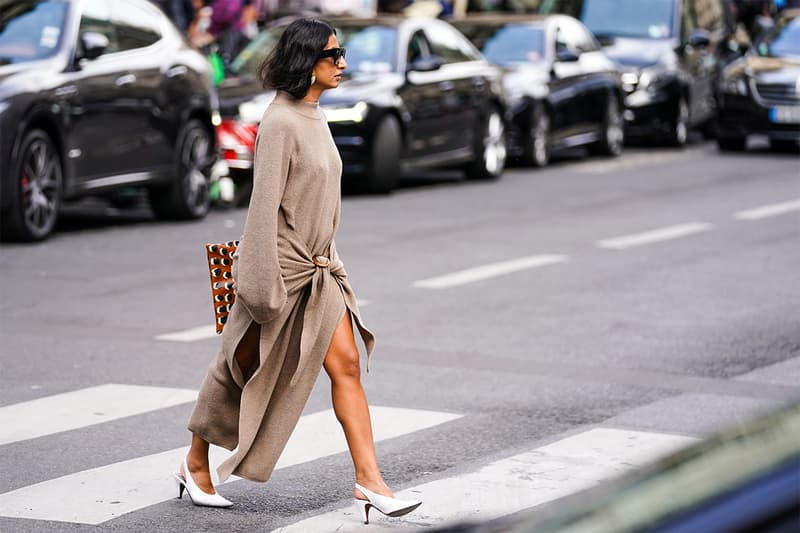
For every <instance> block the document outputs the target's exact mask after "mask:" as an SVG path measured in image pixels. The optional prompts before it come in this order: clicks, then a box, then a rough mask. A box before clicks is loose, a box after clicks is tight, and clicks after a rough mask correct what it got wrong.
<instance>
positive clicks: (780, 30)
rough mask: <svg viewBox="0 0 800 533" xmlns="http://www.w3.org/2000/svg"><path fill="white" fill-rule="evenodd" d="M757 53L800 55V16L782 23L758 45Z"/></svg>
mask: <svg viewBox="0 0 800 533" xmlns="http://www.w3.org/2000/svg"><path fill="white" fill-rule="evenodd" d="M756 53H757V54H758V55H760V56H766V57H800V17H797V18H795V19H793V20H791V21H789V22H788V23H786V24H780V25H779V26H778V27H777V28H776V29H775V31H774V32H772V33H770V34H769V35H767V36H766V37H765V38H764V39H762V40H761V41H760V42H759V43H758V44H757V45H756Z"/></svg>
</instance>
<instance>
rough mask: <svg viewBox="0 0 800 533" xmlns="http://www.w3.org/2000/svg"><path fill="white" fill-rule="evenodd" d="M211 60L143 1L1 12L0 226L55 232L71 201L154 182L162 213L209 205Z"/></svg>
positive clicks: (30, 233)
mask: <svg viewBox="0 0 800 533" xmlns="http://www.w3.org/2000/svg"><path fill="white" fill-rule="evenodd" d="M215 102H216V96H215V94H214V92H213V89H212V87H211V76H210V67H209V65H208V62H207V61H206V59H205V58H204V57H203V56H202V55H200V54H199V53H197V52H195V51H194V50H192V49H190V48H189V47H188V46H187V45H186V44H185V42H184V40H183V38H182V36H181V35H180V33H179V32H178V31H177V29H176V28H175V27H174V26H173V25H172V23H171V22H170V21H169V19H167V17H166V16H165V15H164V14H163V13H162V12H161V11H160V10H159V9H158V8H156V7H155V6H153V5H152V4H151V3H150V2H147V1H145V0H114V1H113V2H111V1H109V0H84V1H78V0H15V2H13V3H11V5H8V4H6V5H5V6H4V7H3V8H2V9H0V161H1V162H2V164H0V231H1V232H2V236H3V237H4V238H6V239H13V240H24V241H35V240H41V239H44V238H46V237H47V236H48V235H49V234H50V233H51V232H52V231H53V228H54V227H55V225H56V221H57V220H58V215H59V210H60V208H61V205H62V202H64V201H67V200H72V199H76V198H80V197H83V196H87V195H101V194H110V193H113V192H115V191H119V190H121V189H123V188H129V187H131V186H137V187H147V188H148V190H149V198H150V203H151V206H152V208H153V211H154V213H155V214H156V216H158V217H159V218H167V219H172V218H175V219H192V218H200V217H203V216H204V215H205V214H206V212H207V211H208V207H209V200H208V178H207V169H208V167H209V166H210V163H211V162H212V159H213V157H214V153H215V150H214V129H213V126H212V116H213V115H214V114H215V112H216V111H215V110H216V103H215Z"/></svg>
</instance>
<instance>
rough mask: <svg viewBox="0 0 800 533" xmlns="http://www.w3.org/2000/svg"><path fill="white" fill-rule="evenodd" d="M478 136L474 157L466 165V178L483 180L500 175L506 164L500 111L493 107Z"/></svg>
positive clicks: (503, 131)
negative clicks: (478, 141) (478, 142)
mask: <svg viewBox="0 0 800 533" xmlns="http://www.w3.org/2000/svg"><path fill="white" fill-rule="evenodd" d="M482 130H483V131H482V133H481V134H480V135H479V136H478V138H479V139H480V144H479V145H478V146H477V147H476V150H475V153H476V158H475V160H474V161H472V162H471V163H470V164H469V165H467V167H466V175H467V179H471V180H485V179H495V178H498V177H500V175H501V174H502V173H503V169H505V166H506V131H505V126H504V125H503V117H502V116H501V115H500V111H499V110H498V109H497V108H495V107H493V108H492V109H491V110H490V111H489V114H488V115H487V117H486V120H485V121H484V123H483V126H482Z"/></svg>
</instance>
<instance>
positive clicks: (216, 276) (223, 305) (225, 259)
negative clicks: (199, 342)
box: [206, 241, 239, 335]
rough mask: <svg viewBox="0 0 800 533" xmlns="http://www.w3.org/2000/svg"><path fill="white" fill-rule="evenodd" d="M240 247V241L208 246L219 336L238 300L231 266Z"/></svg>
mask: <svg viewBox="0 0 800 533" xmlns="http://www.w3.org/2000/svg"><path fill="white" fill-rule="evenodd" d="M238 246H239V241H228V242H222V243H216V244H213V243H208V244H206V252H207V253H208V271H209V274H210V275H211V297H212V299H213V303H214V318H215V324H216V327H217V335H219V334H220V333H222V328H224V327H225V322H227V321H228V314H229V313H230V312H231V308H232V307H233V301H234V300H235V299H236V294H235V292H234V287H235V285H236V284H235V282H234V281H233V274H231V266H232V265H233V259H234V253H235V252H236V248H237V247H238Z"/></svg>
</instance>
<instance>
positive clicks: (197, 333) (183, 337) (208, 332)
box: [156, 300, 370, 342]
mask: <svg viewBox="0 0 800 533" xmlns="http://www.w3.org/2000/svg"><path fill="white" fill-rule="evenodd" d="M357 303H358V307H359V308H363V307H367V306H368V305H369V304H370V301H369V300H358V301H357ZM217 336H218V335H217V327H216V326H215V325H214V324H206V325H205V326H198V327H196V328H189V329H184V330H181V331H174V332H172V333H164V334H162V335H157V336H156V340H157V341H170V342H195V341H202V340H205V339H213V338H214V337H217Z"/></svg>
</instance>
